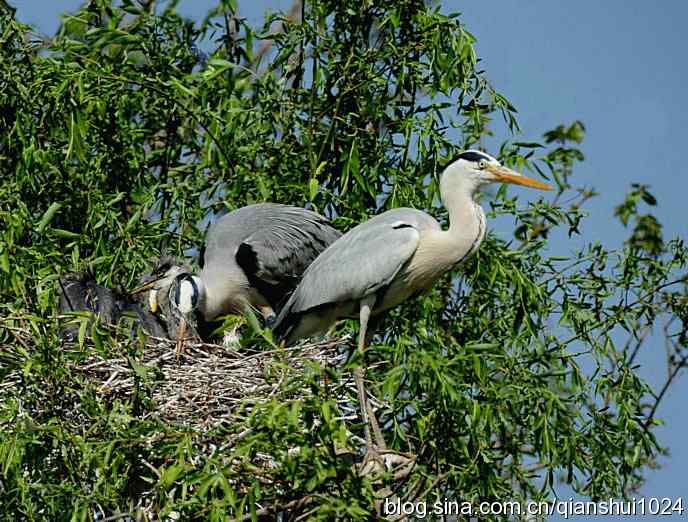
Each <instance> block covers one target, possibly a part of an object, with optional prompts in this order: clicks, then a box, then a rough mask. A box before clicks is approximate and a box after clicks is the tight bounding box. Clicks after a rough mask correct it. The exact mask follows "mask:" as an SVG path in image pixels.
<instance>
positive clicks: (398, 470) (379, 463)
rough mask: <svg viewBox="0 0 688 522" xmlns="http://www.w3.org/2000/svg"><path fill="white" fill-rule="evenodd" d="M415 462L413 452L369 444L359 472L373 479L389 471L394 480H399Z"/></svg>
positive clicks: (380, 477)
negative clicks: (403, 451)
mask: <svg viewBox="0 0 688 522" xmlns="http://www.w3.org/2000/svg"><path fill="white" fill-rule="evenodd" d="M415 462H416V456H415V455H413V454H410V453H401V452H398V451H394V450H389V449H384V450H381V449H380V448H377V447H375V446H370V447H368V453H366V455H365V457H364V458H363V462H361V465H360V466H361V467H360V473H361V475H363V476H366V477H368V478H370V479H371V480H373V481H375V480H379V479H382V477H383V475H384V474H385V473H391V474H392V475H393V478H394V480H399V479H402V478H404V477H406V476H408V475H409V473H411V471H412V470H413V466H414V465H415Z"/></svg>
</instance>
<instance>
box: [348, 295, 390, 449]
mask: <svg viewBox="0 0 688 522" xmlns="http://www.w3.org/2000/svg"><path fill="white" fill-rule="evenodd" d="M373 302H374V301H373V299H370V298H369V299H365V300H363V301H361V310H360V323H361V329H360V332H359V334H358V349H359V351H360V352H361V358H362V359H363V357H364V351H365V340H366V332H367V329H368V320H369V319H370V312H371V310H370V308H371V306H372V304H373ZM362 364H365V363H364V362H362ZM354 380H355V381H356V389H357V391H358V401H359V404H360V408H361V416H362V418H363V426H364V428H363V429H364V433H365V439H366V445H367V446H368V450H369V451H370V450H371V449H372V447H373V446H372V442H373V441H372V438H371V436H370V426H372V428H373V434H374V435H375V442H376V444H377V445H378V447H380V448H382V449H384V448H385V440H384V438H383V437H382V432H381V431H380V426H379V425H378V423H377V419H376V418H375V412H374V411H373V410H372V408H371V406H370V403H369V402H368V397H367V396H366V392H365V387H364V385H363V368H362V367H361V366H358V367H356V368H354Z"/></svg>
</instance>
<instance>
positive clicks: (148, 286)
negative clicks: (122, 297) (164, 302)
mask: <svg viewBox="0 0 688 522" xmlns="http://www.w3.org/2000/svg"><path fill="white" fill-rule="evenodd" d="M156 281H157V279H156V280H154V281H149V282H147V283H144V284H142V285H141V286H139V287H138V288H134V289H133V290H132V291H131V292H129V293H130V294H140V293H141V292H145V291H146V290H150V289H151V288H153V285H154V284H155V283H156Z"/></svg>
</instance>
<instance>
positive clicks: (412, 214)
mask: <svg viewBox="0 0 688 522" xmlns="http://www.w3.org/2000/svg"><path fill="white" fill-rule="evenodd" d="M366 223H372V226H380V225H387V226H391V227H392V228H399V227H404V226H407V227H413V228H415V229H417V230H426V229H439V228H441V227H440V224H439V223H438V222H437V221H436V220H435V218H433V217H432V216H430V215H429V214H426V213H425V212H422V211H420V210H417V209H415V208H408V207H400V208H393V209H391V210H388V211H386V212H383V213H382V214H378V215H377V216H375V217H373V218H371V219H369V220H368V221H366ZM364 224H365V223H364Z"/></svg>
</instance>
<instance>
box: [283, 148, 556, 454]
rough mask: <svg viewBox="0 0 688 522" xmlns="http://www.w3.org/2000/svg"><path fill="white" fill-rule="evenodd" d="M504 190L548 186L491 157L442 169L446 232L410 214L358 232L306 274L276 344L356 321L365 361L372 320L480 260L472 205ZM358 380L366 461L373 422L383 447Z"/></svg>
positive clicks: (387, 216)
mask: <svg viewBox="0 0 688 522" xmlns="http://www.w3.org/2000/svg"><path fill="white" fill-rule="evenodd" d="M494 182H501V183H513V184H517V185H525V186H529V187H534V188H538V189H544V190H549V189H551V188H552V187H551V186H550V185H547V184H546V183H543V182H540V181H537V180H534V179H531V178H528V177H526V176H523V175H521V174H520V173H518V172H516V171H514V170H511V169H508V168H506V167H504V166H502V165H501V164H500V163H499V162H498V161H497V160H496V159H495V158H493V157H492V156H490V155H488V154H486V153H484V152H481V151H478V150H468V151H465V152H462V153H461V154H459V155H458V156H457V157H456V158H455V159H454V160H452V161H451V162H450V163H449V164H448V166H447V167H446V168H445V169H444V171H443V173H442V176H441V179H440V197H441V199H442V203H443V204H444V206H445V208H446V209H447V210H448V212H449V227H448V229H447V230H443V229H442V227H441V226H440V224H439V223H438V222H437V221H436V220H435V219H434V218H433V217H431V216H430V215H428V214H426V213H424V212H421V211H419V210H416V209H413V208H397V209H393V210H388V211H387V212H383V213H382V214H379V215H377V216H375V217H373V218H371V219H370V220H368V221H366V222H364V223H361V224H360V225H358V226H356V227H354V228H353V229H351V230H350V231H349V232H347V233H346V234H344V235H343V236H342V237H341V238H339V239H338V240H337V241H335V242H334V243H333V244H332V245H330V246H329V247H328V248H327V249H326V250H325V251H324V252H323V253H322V254H320V256H318V258H317V259H316V260H315V261H314V262H313V263H312V264H311V265H310V266H309V267H308V269H306V271H305V272H304V274H303V277H302V279H301V282H300V283H299V286H298V287H297V288H296V290H295V291H294V293H293V294H292V295H291V297H290V298H289V300H288V301H287V303H286V304H285V305H284V307H283V308H282V310H281V312H280V314H279V316H278V317H277V320H276V322H275V326H274V330H273V331H274V334H275V336H276V338H278V339H286V340H287V342H289V343H291V342H293V341H295V340H297V339H301V338H304V337H310V336H313V335H315V334H321V333H324V332H325V331H327V329H328V328H330V327H331V326H332V325H333V324H334V323H335V322H336V321H337V320H339V319H344V318H358V319H359V321H360V331H359V336H358V349H359V351H360V353H361V355H362V354H363V351H364V348H365V344H366V334H367V330H368V326H369V320H370V319H371V317H374V316H377V315H379V314H381V313H382V312H384V311H386V310H389V309H390V308H393V307H395V306H397V305H398V304H400V303H401V302H402V301H404V300H406V299H408V298H410V297H412V296H413V295H415V294H417V293H419V292H421V291H423V290H425V289H427V288H429V287H430V286H431V285H432V284H433V282H434V281H435V280H437V279H438V278H439V277H440V276H441V275H442V274H444V273H445V272H448V271H450V270H453V269H454V268H456V267H457V266H458V265H460V264H461V263H462V262H464V261H465V260H466V259H468V258H469V257H470V256H471V255H472V254H474V253H475V252H476V250H477V249H478V247H479V246H480V244H481V242H482V241H483V238H484V237H485V228H486V225H485V213H484V212H483V209H482V207H481V206H480V205H479V204H478V203H477V202H476V201H475V200H474V195H475V193H476V192H477V190H478V189H479V188H480V187H481V186H482V185H485V184H488V183H494ZM354 378H355V381H356V388H357V393H358V399H359V404H360V408H361V417H362V420H363V423H364V430H365V437H366V443H367V446H368V451H369V453H373V454H375V453H374V451H375V450H374V449H373V446H372V438H371V435H370V429H369V426H368V424H369V421H370V425H371V426H372V428H373V433H374V435H375V438H376V444H377V446H378V447H381V448H384V447H385V444H384V439H383V437H382V434H381V432H380V429H379V427H378V425H377V420H376V418H375V415H374V412H372V410H371V409H370V406H369V404H368V401H367V397H366V394H365V390H364V386H363V370H362V369H361V367H360V365H359V366H358V367H357V368H355V369H354Z"/></svg>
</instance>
